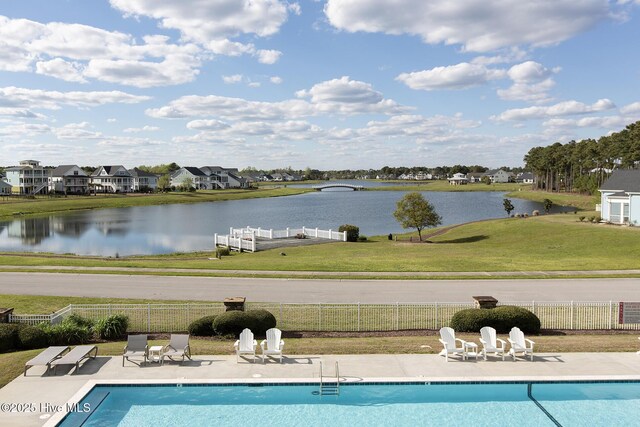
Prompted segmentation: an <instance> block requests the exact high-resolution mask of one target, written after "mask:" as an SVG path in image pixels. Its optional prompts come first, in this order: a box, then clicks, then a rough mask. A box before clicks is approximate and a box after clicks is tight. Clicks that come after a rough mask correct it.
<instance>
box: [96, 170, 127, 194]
mask: <svg viewBox="0 0 640 427" xmlns="http://www.w3.org/2000/svg"><path fill="white" fill-rule="evenodd" d="M89 186H90V187H91V189H92V191H94V192H96V193H129V192H131V191H132V186H133V177H132V176H131V174H130V173H129V171H128V170H127V168H125V167H124V166H122V165H109V166H100V167H99V168H98V169H96V170H94V171H93V173H91V181H90V183H89Z"/></svg>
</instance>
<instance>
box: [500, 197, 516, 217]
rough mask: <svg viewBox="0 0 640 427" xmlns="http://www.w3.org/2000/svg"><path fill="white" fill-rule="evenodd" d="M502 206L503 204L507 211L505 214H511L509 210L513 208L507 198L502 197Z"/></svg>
mask: <svg viewBox="0 0 640 427" xmlns="http://www.w3.org/2000/svg"><path fill="white" fill-rule="evenodd" d="M502 206H504V210H505V211H507V216H508V215H511V211H512V210H514V209H515V208H514V207H513V204H512V203H511V200H509V199H504V200H503V201H502Z"/></svg>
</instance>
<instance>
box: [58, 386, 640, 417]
mask: <svg viewBox="0 0 640 427" xmlns="http://www.w3.org/2000/svg"><path fill="white" fill-rule="evenodd" d="M85 404H87V405H86V406H83V405H85ZM79 407H80V408H83V407H90V408H91V412H90V413H85V412H82V411H78V412H72V413H70V414H69V415H68V416H67V417H66V418H65V419H64V420H63V421H62V422H61V423H60V424H59V426H62V427H70V426H80V425H82V426H116V425H118V426H124V427H127V426H136V427H137V426H154V427H160V426H187V427H200V426H212V425H247V424H255V425H260V426H275V425H277V426H302V425H304V426H327V425H332V426H347V425H354V424H359V425H364V426H370V425H394V426H417V425H443V424H445V425H474V426H475V425H481V426H500V427H503V426H505V425H507V426H508V425H517V426H557V425H562V426H582V425H585V424H588V425H590V426H616V425H619V426H630V425H636V424H637V423H638V420H640V382H634V381H617V382H604V381H602V382H572V383H567V382H536V383H525V382H508V383H486V382H484V383H447V382H432V383H425V382H421V383H348V384H343V385H341V386H340V391H339V394H338V395H320V394H318V384H309V383H304V384H189V385H186V384H185V385H176V384H162V385H126V386H125V385H97V386H95V387H94V388H93V389H92V390H91V392H90V393H89V394H87V395H86V396H85V398H84V399H83V400H82V401H81V402H80V406H79Z"/></svg>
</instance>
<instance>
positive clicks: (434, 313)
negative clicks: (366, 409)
mask: <svg viewBox="0 0 640 427" xmlns="http://www.w3.org/2000/svg"><path fill="white" fill-rule="evenodd" d="M500 305H515V306H518V307H523V308H526V309H528V310H530V311H532V312H533V313H535V314H536V315H537V316H538V317H539V318H540V321H541V324H542V329H568V330H571V329H574V330H576V329H586V330H589V329H591V330H595V329H612V330H613V329H615V330H640V324H621V323H619V321H618V310H619V304H618V303H617V302H503V303H502V304H500ZM245 308H246V309H247V310H250V309H265V310H268V311H270V312H271V313H273V315H274V316H275V317H276V319H277V322H278V328H280V329H282V330H288V331H335V332H358V331H360V332H366V331H397V330H410V329H439V328H441V327H443V326H449V324H450V322H451V317H452V316H453V315H454V314H455V313H456V312H457V311H459V310H463V309H467V308H473V304H472V303H422V304H415V303H392V304H289V303H282V304H280V303H247V304H246V306H245ZM224 311H225V307H224V305H223V304H222V303H221V302H220V303H210V304H87V305H76V304H73V305H70V306H68V307H65V308H64V309H62V310H60V311H57V312H56V313H54V314H51V315H19V314H14V315H12V317H11V321H12V322H19V323H27V324H31V325H34V324H38V323H41V322H49V323H52V324H57V323H60V322H61V321H62V320H63V319H64V318H65V317H66V316H69V315H71V314H78V315H80V316H82V317H86V318H88V319H93V320H97V319H99V318H104V317H107V316H109V315H112V314H124V315H126V316H127V317H128V318H129V329H128V330H129V331H131V332H149V333H150V332H181V331H187V328H188V326H189V324H190V323H191V322H193V321H194V320H196V319H199V318H201V317H204V316H211V315H219V314H222V313H224Z"/></svg>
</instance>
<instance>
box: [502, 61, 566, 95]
mask: <svg viewBox="0 0 640 427" xmlns="http://www.w3.org/2000/svg"><path fill="white" fill-rule="evenodd" d="M559 71H560V68H559V67H556V68H553V69H549V68H546V67H544V66H543V65H542V64H540V63H538V62H535V61H526V62H523V63H521V64H517V65H514V66H513V67H511V68H510V69H509V71H508V72H507V74H508V76H509V77H510V78H511V80H512V81H513V84H512V85H511V87H509V88H508V89H499V90H498V96H499V97H500V98H501V99H505V100H509V101H528V102H534V103H543V102H548V101H550V100H551V98H550V97H549V94H548V92H549V90H551V88H553V86H555V81H554V80H553V79H552V78H551V76H552V75H553V74H555V73H558V72H559Z"/></svg>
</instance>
